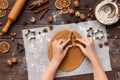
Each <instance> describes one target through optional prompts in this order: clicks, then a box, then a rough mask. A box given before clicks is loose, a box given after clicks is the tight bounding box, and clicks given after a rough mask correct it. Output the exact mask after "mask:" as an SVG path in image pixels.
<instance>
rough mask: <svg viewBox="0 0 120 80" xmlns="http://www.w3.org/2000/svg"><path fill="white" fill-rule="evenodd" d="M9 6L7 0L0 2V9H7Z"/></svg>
mask: <svg viewBox="0 0 120 80" xmlns="http://www.w3.org/2000/svg"><path fill="white" fill-rule="evenodd" d="M8 6H9V2H8V0H0V9H7V8H8Z"/></svg>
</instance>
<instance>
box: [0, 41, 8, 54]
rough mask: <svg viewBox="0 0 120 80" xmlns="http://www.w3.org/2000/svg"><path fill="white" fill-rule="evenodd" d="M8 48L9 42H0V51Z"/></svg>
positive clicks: (4, 51) (5, 51)
mask: <svg viewBox="0 0 120 80" xmlns="http://www.w3.org/2000/svg"><path fill="white" fill-rule="evenodd" d="M9 50H10V44H9V43H8V42H0V52H2V53H7V52H8V51H9Z"/></svg>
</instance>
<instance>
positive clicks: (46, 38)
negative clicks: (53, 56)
mask: <svg viewBox="0 0 120 80" xmlns="http://www.w3.org/2000/svg"><path fill="white" fill-rule="evenodd" d="M53 26H54V30H52V31H50V30H49V27H48V26H46V27H40V28H34V29H30V30H31V31H35V32H36V35H35V37H36V39H35V40H29V39H28V38H27V37H26V36H25V34H26V33H27V31H28V30H27V29H26V30H23V31H22V33H23V39H24V46H25V55H26V60H27V68H28V79H29V80H39V78H40V76H41V75H42V73H43V72H44V71H45V69H46V68H47V66H48V64H49V63H50V62H49V60H48V52H47V50H48V45H49V42H50V40H51V38H52V36H53V35H54V34H55V33H57V32H58V31H60V30H64V29H68V30H75V31H78V32H79V33H80V34H81V35H82V36H83V37H86V36H87V30H88V29H89V28H90V27H92V28H93V30H94V31H96V30H98V29H101V30H102V31H103V32H104V38H102V40H95V41H94V44H95V51H96V53H97V56H98V58H99V60H100V63H101V64H102V66H103V68H104V70H105V71H110V70H111V65H110V58H109V47H108V46H103V48H99V46H98V44H99V43H104V42H105V41H106V40H107V34H106V27H105V26H103V25H102V24H100V23H98V22H97V21H88V22H81V23H78V24H75V23H73V24H66V25H53ZM44 28H47V29H48V32H47V33H42V34H38V33H39V31H41V32H42V30H43V29H44ZM31 36H32V34H30V36H29V37H31ZM88 73H92V67H91V63H90V62H89V60H88V59H87V58H85V59H84V61H83V63H82V64H81V65H80V66H79V68H77V69H76V70H74V71H71V72H61V71H59V70H58V71H57V74H56V77H65V76H74V75H81V74H88Z"/></svg>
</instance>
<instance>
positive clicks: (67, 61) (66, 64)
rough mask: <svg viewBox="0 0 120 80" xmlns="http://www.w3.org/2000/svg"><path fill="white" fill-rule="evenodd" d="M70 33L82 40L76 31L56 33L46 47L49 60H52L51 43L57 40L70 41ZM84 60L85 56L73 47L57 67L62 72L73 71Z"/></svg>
mask: <svg viewBox="0 0 120 80" xmlns="http://www.w3.org/2000/svg"><path fill="white" fill-rule="evenodd" d="M71 33H73V34H74V36H75V37H76V38H82V37H81V35H80V34H79V33H78V32H76V31H69V30H63V31H60V32H58V33H56V34H55V35H54V37H53V38H52V39H51V42H50V44H49V47H48V58H49V60H51V59H52V42H53V41H54V40H56V39H57V40H58V39H61V38H62V39H65V40H67V39H70V36H71ZM71 42H72V41H71ZM84 58H85V56H84V55H83V53H82V51H81V50H80V49H79V48H78V47H75V46H74V47H72V48H70V49H69V50H68V52H67V55H66V57H65V58H64V60H63V61H62V63H61V65H60V66H59V70H61V71H63V72H69V71H73V70H75V69H76V68H78V67H79V66H80V65H81V63H82V62H83V60H84Z"/></svg>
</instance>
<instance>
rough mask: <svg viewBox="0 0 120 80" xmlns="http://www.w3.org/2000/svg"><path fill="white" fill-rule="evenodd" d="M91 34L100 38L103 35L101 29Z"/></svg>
mask: <svg viewBox="0 0 120 80" xmlns="http://www.w3.org/2000/svg"><path fill="white" fill-rule="evenodd" d="M93 36H95V38H96V39H99V40H101V39H102V38H103V37H104V33H103V31H102V30H97V31H96V32H95V33H94V34H93Z"/></svg>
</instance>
